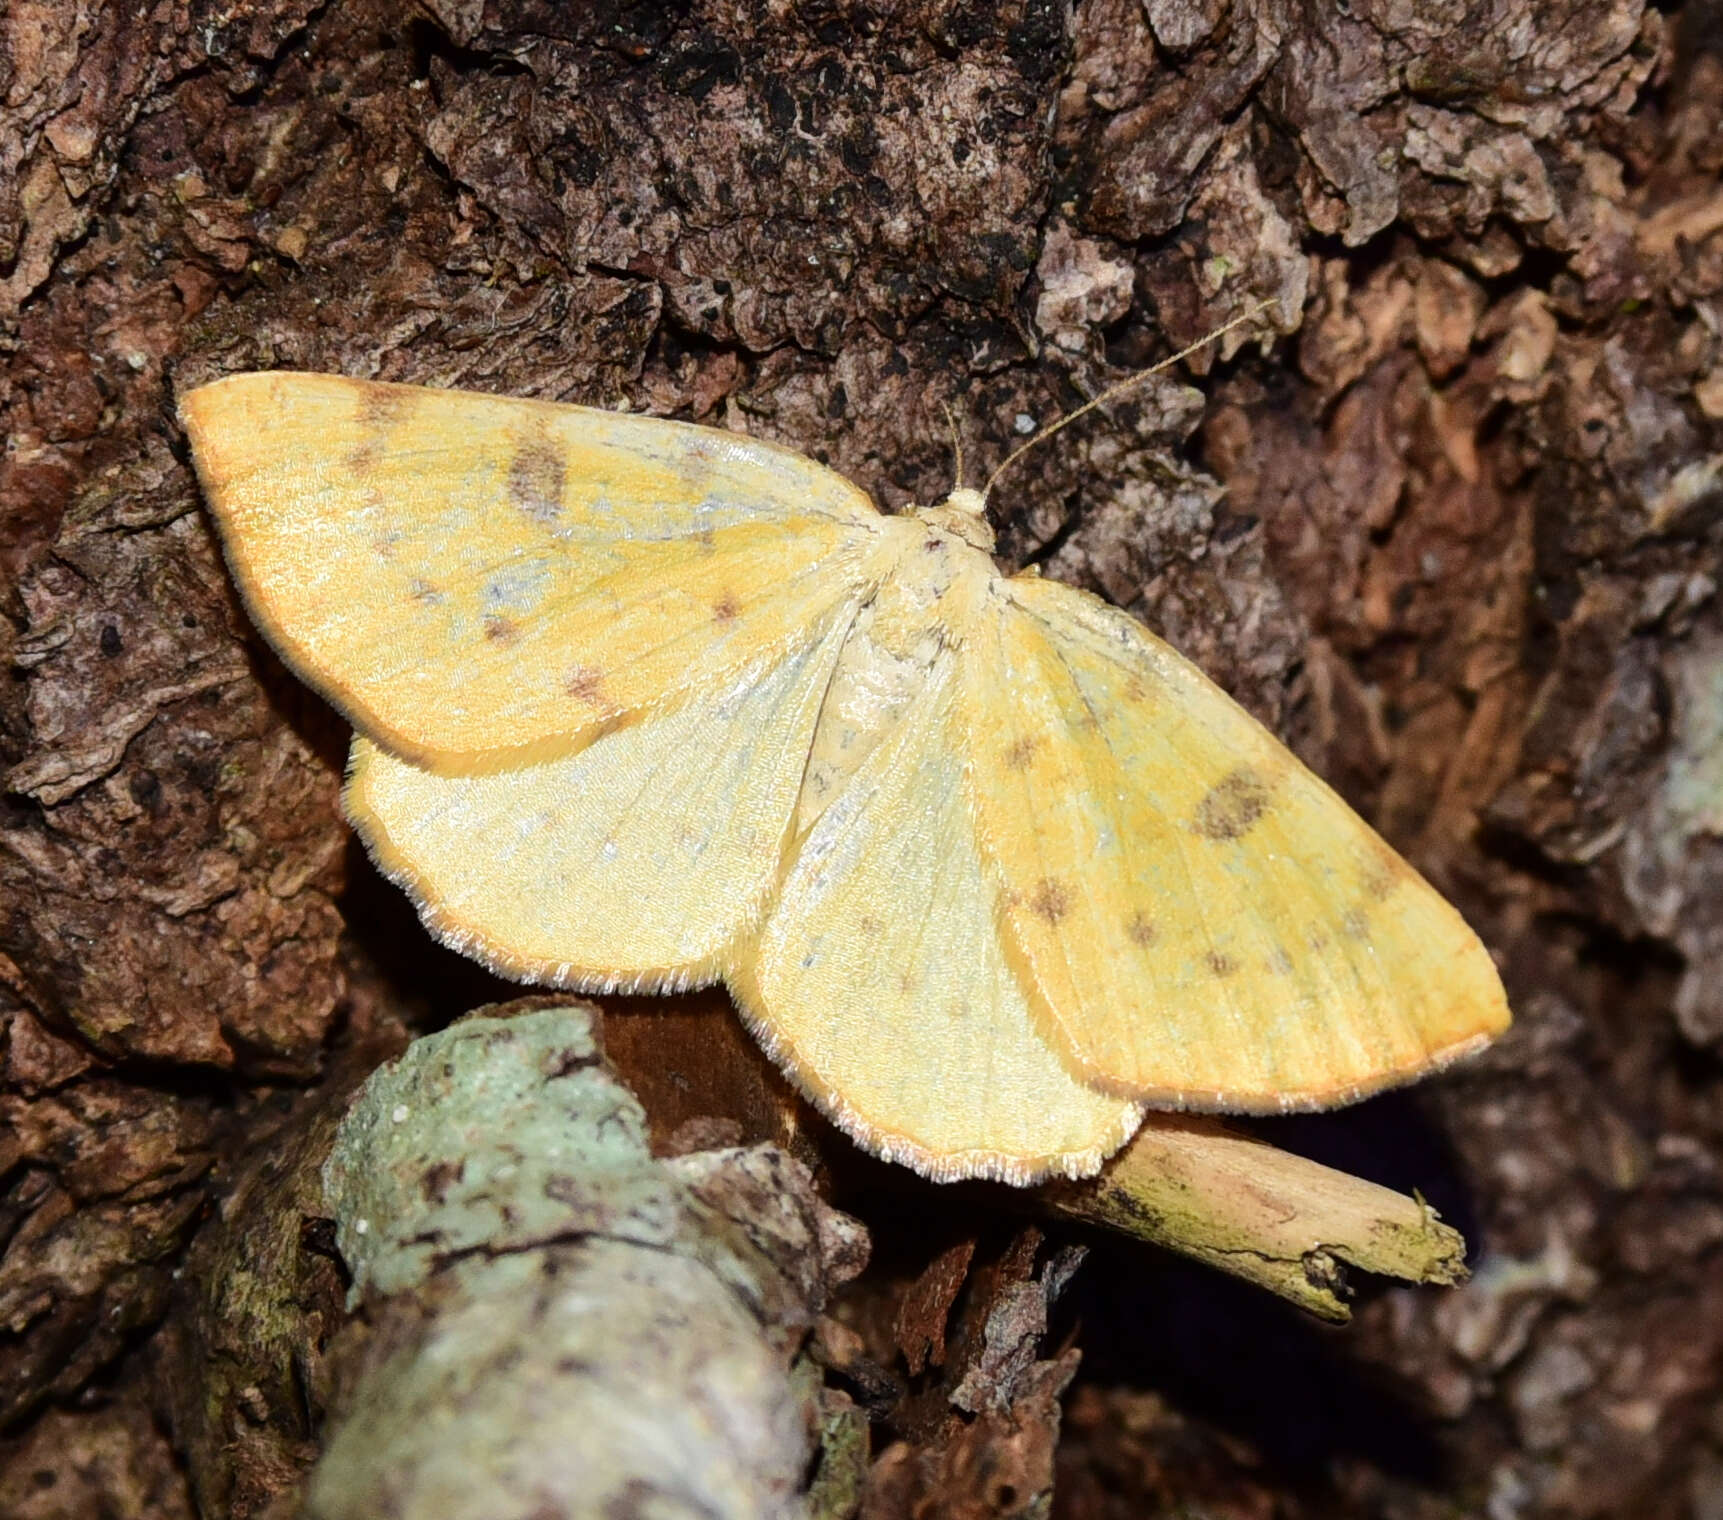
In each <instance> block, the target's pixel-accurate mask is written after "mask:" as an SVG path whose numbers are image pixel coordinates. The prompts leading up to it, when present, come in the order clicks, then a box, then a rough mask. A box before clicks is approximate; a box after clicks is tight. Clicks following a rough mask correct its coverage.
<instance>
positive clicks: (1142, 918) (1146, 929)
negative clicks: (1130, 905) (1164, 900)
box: [1125, 913, 1161, 950]
mask: <svg viewBox="0 0 1723 1520" xmlns="http://www.w3.org/2000/svg"><path fill="white" fill-rule="evenodd" d="M1125 933H1126V934H1127V935H1128V936H1129V938H1130V941H1131V943H1132V944H1133V945H1140V946H1141V947H1142V948H1143V949H1145V950H1147V949H1148V948H1149V946H1150V945H1152V944H1154V942H1155V941H1156V940H1157V939H1159V938H1160V937H1161V931H1160V930H1159V929H1157V928H1156V927H1155V921H1154V920H1153V919H1152V918H1150V917H1149V915H1148V914H1147V913H1133V914H1132V915H1131V916H1130V919H1129V920H1128V921H1127V922H1126V924H1125Z"/></svg>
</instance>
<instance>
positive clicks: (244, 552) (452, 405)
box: [181, 372, 881, 770]
mask: <svg viewBox="0 0 1723 1520" xmlns="http://www.w3.org/2000/svg"><path fill="white" fill-rule="evenodd" d="M181 415H182V417H183V419H184V421H185V425H186V428H187V431H188V433H189V435H190V438H191V442H192V452H193V457H194V459H195V460H196V463H197V468H198V474H199V477H200V479H201V481H202V483H203V486H204V491H205V495H206V497H207V499H208V501H209V503H210V507H211V510H212V512H213V513H214V515H215V518H216V520H217V522H218V524H219V525H220V528H221V530H222V538H223V541H224V544H225V547H226V550H227V554H228V559H229V563H230V565H231V566H232V569H233V572H234V575H235V578H236V580H237V581H238V582H239V585H240V587H241V590H242V591H243V593H244V595H245V598H246V601H247V604H248V606H249V609H250V611H251V613H252V615H253V617H254V618H255V620H256V621H257V623H258V625H259V626H260V627H261V628H262V629H263V631H264V632H265V633H266V634H267V635H268V636H269V638H270V640H271V642H272V643H273V644H274V645H275V646H276V648H277V649H278V650H279V651H280V652H281V653H282V655H283V656H284V657H285V658H286V659H287V660H288V661H289V663H291V664H292V665H293V666H294V668H295V669H296V671H297V672H298V673H299V674H300V675H301V676H302V677H303V678H304V679H306V680H307V681H308V682H310V683H311V684H312V685H314V686H315V687H317V688H318V689H319V690H320V691H321V692H322V693H323V694H324V695H325V696H327V697H328V698H329V699H330V700H331V701H332V702H333V703H334V704H335V705H336V706H337V707H339V708H340V709H341V710H342V711H343V712H344V713H346V714H347V716H348V717H349V718H351V719H352V721H353V722H354V724H355V725H356V726H357V727H359V728H361V729H362V730H363V731H365V732H366V733H367V734H369V735H370V736H371V737H373V738H375V739H377V740H378V741H380V742H381V743H383V744H384V745H386V746H387V747H388V748H389V749H391V750H393V751H394V752H395V753H397V754H399V755H402V756H404V757H406V758H409V759H412V760H415V761H418V762H419V763H422V764H426V765H431V766H435V767H438V768H441V769H445V770H461V769H484V768H495V767H496V766H497V765H500V764H510V763H521V762H525V761H530V760H533V759H537V758H545V757H547V756H552V755H555V754H558V753H567V752H568V751H570V750H572V749H574V748H577V747H578V746H579V744H580V743H582V742H585V740H587V739H589V738H590V737H591V736H592V735H593V734H595V733H598V732H601V731H602V730H603V729H605V728H606V727H608V726H611V725H613V724H615V723H616V722H617V721H618V720H619V719H621V718H622V717H624V716H626V715H627V714H630V713H633V712H637V711H639V710H641V709H644V708H650V707H657V706H662V705H664V704H666V703H671V702H674V701H676V700H679V699H680V697H681V696H683V695H684V694H686V693H687V692H688V691H690V690H692V689H694V688H696V687H702V686H705V685H709V684H711V683H713V682H721V681H723V680H724V679H725V678H726V677H727V676H728V675H730V674H732V673H734V672H736V671H739V670H741V669H743V668H744V667H747V666H750V665H752V664H755V663H756V662H757V661H758V660H759V659H760V658H761V657H762V656H765V655H769V654H771V653H774V652H783V651H786V650H788V649H791V648H794V647H798V646H800V645H801V644H803V643H805V642H806V640H807V639H808V637H809V636H810V635H809V632H808V630H809V629H811V628H814V627H816V626H819V625H820V624H821V623H822V622H823V621H824V619H825V616H826V615H827V614H828V613H829V612H830V611H831V610H832V609H833V608H834V607H836V606H838V605H839V604H841V603H843V602H845V601H846V600H848V599H849V598H850V597H851V596H852V595H853V594H854V592H855V590H856V589H857V587H859V586H860V585H862V584H863V583H864V582H865V580H866V578H867V575H868V573H869V572H868V570H867V567H866V564H865V561H866V558H867V554H868V551H869V549H870V548H871V547H873V545H874V540H875V539H876V537H877V533H876V532H875V530H876V529H877V527H878V525H879V523H880V521H881V519H880V518H879V515H878V514H877V513H876V512H875V511H874V509H873V506H872V505H871V503H870V502H869V501H868V499H867V497H866V496H865V495H864V494H863V493H862V492H860V491H859V490H857V489H856V488H855V487H854V486H852V485H851V484H850V483H849V482H847V481H846V480H844V479H843V478H842V477H841V476H839V475H837V474H835V473H834V472H832V471H830V470H827V469H825V468H824V467H823V466H821V465H818V464H816V463H814V462H813V461H811V460H808V459H804V458H803V457H802V456H800V455H798V454H793V453H790V452H789V451H787V450H783V449H778V448H775V447H773V446H771V445H768V444H762V443H759V442H756V441H754V440H751V439H747V438H743V437H739V436H737V435H734V434H729V433H724V432H720V431H717V430H715V429H711V428H701V427H694V426H690V425H688V424H682V423H673V422H666V421H663V420H661V419H657V418H646V417H637V416H630V415H626V414H619V413H613V412H604V411H596V410H592V409H588V408H584V407H574V406H563V405H555V404H550V403H543V402H531V401H520V400H514V399H509V398H503V397H493V396H485V395H479V394H476V393H472V392H463V391H441V390H430V389H424V388H420V387H416V386H398V385H383V384H376V383H371V382H366V381H359V380H349V379H344V378H342V377H340V376H333V375H308V374H295V373H289V372H266V373H260V374H249V375H235V376H231V377H229V378H228V379H225V380H220V381H217V382H215V383H214V384H212V385H207V386H203V387H200V388H199V389H197V390H195V391H193V392H191V393H190V394H188V395H187V396H186V397H185V398H184V399H183V401H182V403H181Z"/></svg>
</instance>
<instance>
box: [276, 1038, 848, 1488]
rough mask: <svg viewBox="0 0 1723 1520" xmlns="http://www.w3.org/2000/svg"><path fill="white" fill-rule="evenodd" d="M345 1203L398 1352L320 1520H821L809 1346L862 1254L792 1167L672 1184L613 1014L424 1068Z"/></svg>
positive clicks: (326, 1461)
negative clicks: (619, 1049) (625, 1518)
mask: <svg viewBox="0 0 1723 1520" xmlns="http://www.w3.org/2000/svg"><path fill="white" fill-rule="evenodd" d="M324 1185H325V1190H326V1201H327V1206H328V1208H329V1211H330V1213H331V1214H332V1215H333V1216H334V1217H335V1219H336V1238H337V1242H338V1245H339V1248H340V1250H341V1253H342V1255H343V1257H344V1259H345V1260H346V1261H347V1263H348V1265H349V1267H350V1268H351V1270H352V1273H353V1282H354V1294H355V1298H356V1299H358V1300H363V1301H365V1302H367V1304H368V1305H369V1306H370V1310H371V1317H372V1319H373V1333H372V1336H371V1339H370V1342H369V1344H368V1345H367V1346H366V1347H365V1348H364V1350H363V1352H362V1353H361V1355H360V1356H359V1358H358V1362H359V1364H360V1365H358V1367H357V1368H356V1374H355V1377H354V1379H353V1381H352V1382H351V1383H350V1384H349V1386H348V1388H347V1389H346V1390H345V1392H344V1395H343V1396H342V1397H340V1398H339V1400H338V1413H337V1415H336V1418H335V1421H334V1425H333V1429H332V1431H331V1433H330V1435H329V1438H328V1441H327V1443H326V1445H325V1449H324V1455H323V1458H322V1461H321V1463H320V1464H319V1466H318V1468H317V1469H316V1471H315V1472H314V1473H313V1475H312V1478H311V1480H310V1483H309V1486H308V1489H307V1495H306V1502H305V1513H306V1514H308V1515H310V1516H314V1517H317V1520H345V1517H349V1516H352V1517H358V1516H373V1515H378V1514H398V1515H411V1516H415V1517H421V1520H461V1517H467V1516H472V1517H475V1520H478V1517H483V1520H503V1517H507V1516H513V1515H520V1516H526V1515H532V1516H534V1517H535V1520H549V1517H552V1516H585V1515H593V1516H598V1515H610V1514H616V1513H621V1512H624V1510H626V1512H628V1513H645V1512H653V1513H657V1512H660V1511H662V1512H664V1513H699V1514H703V1515H712V1516H730V1515H733V1516H736V1517H738V1520H743V1517H748V1520H752V1517H771V1516H778V1515H784V1516H788V1515H792V1514H796V1513H799V1512H800V1511H801V1503H802V1498H801V1496H802V1493H803V1486H804V1481H805V1479H806V1477H807V1474H808V1470H809V1465H810V1459H811V1457H812V1455H813V1441H814V1428H815V1419H816V1415H817V1389H818V1379H817V1377H813V1376H807V1375H801V1374H799V1372H798V1365H799V1352H800V1346H801V1343H802V1341H803V1339H804V1338H805V1332H806V1330H807V1329H808V1328H809V1327H810V1326H811V1325H812V1323H813V1320H814V1316H815V1315H816V1314H817V1312H818V1310H819V1309H820V1307H821V1306H822V1304H823V1302H824V1297H825V1294H826V1292H827V1290H828V1289H829V1288H830V1287H831V1286H832V1284H834V1283H835V1282H837V1281H841V1280H842V1279H843V1278H845V1277H847V1276H850V1275H853V1274H854V1273H855V1272H856V1271H858V1270H859V1269H860V1266H861V1263H862V1260H863V1258H864V1257H865V1250H866V1247H865V1236H864V1235H863V1234H862V1232H861V1230H860V1228H859V1227H858V1226H856V1225H854V1224H853V1223H852V1222H850V1221H849V1220H847V1219H845V1218H844V1217H843V1216H841V1215H838V1214H836V1213H835V1212H833V1211H832V1210H830V1209H827V1208H826V1207H825V1206H824V1205H823V1204H821V1203H820V1202H819V1200H818V1199H817V1198H816V1197H815V1196H814V1194H813V1192H812V1190H811V1187H810V1183H809V1178H808V1174H807V1172H806V1170H805V1169H804V1168H802V1167H801V1166H800V1165H799V1163H797V1162H795V1161H793V1160H791V1159H790V1158H789V1157H788V1156H786V1155H784V1154H783V1153H782V1152H779V1151H776V1150H775V1149H773V1148H772V1147H764V1146H762V1147H754V1148H750V1149H742V1150H735V1151H729V1152H704V1153H701V1154H699V1155H696V1156H689V1157H682V1158H678V1159H677V1160H675V1161H670V1162H663V1161H658V1160H655V1159H653V1157H652V1156H651V1155H650V1153H649V1151H648V1148H647V1140H646V1120H645V1115H644V1114H643V1112H642V1111H641V1109H640V1106H639V1105H638V1103H636V1102H635V1100H634V1098H633V1097H632V1096H631V1095H630V1094H629V1093H628V1092H627V1091H626V1089H624V1088H623V1087H622V1086H621V1085H620V1084H619V1083H618V1082H617V1081H616V1079H615V1078H614V1077H613V1076H612V1074H611V1073H610V1071H609V1069H608V1067H607V1066H606V1064H605V1063H604V1060H603V1056H602V1054H601V1050H600V1046H599V1043H598V1038H597V1034H596V1030H595V1025H594V1018H593V1013H592V1011H591V1010H590V1007H589V1006H572V1007H559V1008H543V1007H540V1008H537V1009H534V1010H532V1011H530V1012H526V1013H523V1014H521V1015H520V1016H518V1017H516V1018H513V1019H502V1018H493V1017H482V1016H475V1017H472V1018H469V1019H467V1020H466V1021H464V1022H463V1023H461V1024H458V1025H456V1026H455V1027H453V1028H451V1029H449V1030H446V1031H444V1032H442V1033H441V1034H437V1035H433V1036H430V1037H427V1038H426V1039H423V1040H420V1041H418V1042H417V1043H415V1044H414V1045H413V1046H411V1047H410V1048H409V1049H408V1051H407V1052H406V1054H405V1055H404V1056H403V1057H402V1058H401V1059H400V1060H399V1061H398V1062H396V1063H394V1064H392V1065H390V1066H386V1067H384V1068H382V1069H380V1070H379V1071H378V1072H377V1073H375V1074H374V1075H373V1077H372V1078H371V1080H370V1081H369V1082H368V1084H367V1085H366V1088H365V1090H364V1092H363V1093H362V1094H361V1096H360V1098H359V1100H358V1101H357V1103H356V1104H355V1105H354V1107H353V1109H352V1110H351V1112H350V1113H349V1115H348V1118H347V1120H346V1121H345V1122H344V1124H343V1126H342V1129H341V1131H340V1133H339V1135H338V1137H337V1140H336V1144H335V1148H334V1150H333V1152H332V1153H331V1156H330V1159H329V1161H328V1163H327V1164H326V1166H325V1169H324ZM810 1264H812V1267H811V1269H810Z"/></svg>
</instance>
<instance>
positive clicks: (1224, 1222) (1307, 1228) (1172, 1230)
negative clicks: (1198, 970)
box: [1041, 1114, 1466, 1323]
mask: <svg viewBox="0 0 1723 1520" xmlns="http://www.w3.org/2000/svg"><path fill="white" fill-rule="evenodd" d="M1041 1198H1042V1200H1043V1201H1044V1202H1045V1203H1046V1204H1047V1205H1048V1206H1050V1207H1051V1208H1053V1209H1055V1210H1057V1211H1058V1212H1060V1213H1062V1214H1066V1215H1069V1216H1070V1217H1072V1218H1075V1219H1084V1220H1089V1221H1092V1222H1093V1223H1096V1224H1104V1225H1107V1226H1108V1227H1109V1228H1111V1229H1115V1230H1120V1231H1123V1232H1124V1233H1125V1234H1127V1235H1135V1236H1137V1237H1139V1238H1140V1239H1143V1240H1152V1241H1154V1242H1155V1243H1156V1244H1158V1245H1163V1246H1167V1247H1169V1248H1170V1249H1172V1250H1175V1251H1180V1252H1182V1253H1183V1254H1185V1255H1186V1256H1194V1257H1195V1258H1196V1259H1197V1260H1198V1261H1202V1262H1207V1263H1208V1264H1209V1265H1210V1266H1213V1267H1219V1268H1220V1270H1221V1271H1223V1272H1230V1273H1232V1274H1233V1275H1234V1276H1235V1277H1242V1278H1244V1279H1245V1280H1246V1281H1248V1282H1253V1283H1256V1284H1257V1285H1258V1286H1259V1287H1264V1288H1267V1289H1268V1290H1269V1291H1270V1292H1271V1293H1278V1294H1279V1295H1280V1296H1281V1297H1282V1298H1285V1299H1289V1300H1291V1301H1292V1302H1293V1303H1295V1304H1297V1305H1298V1306H1299V1307H1300V1308H1302V1309H1307V1310H1309V1311H1310V1312H1311V1313H1312V1314H1314V1315H1316V1316H1318V1317H1319V1318H1321V1319H1326V1320H1332V1321H1334V1322H1336V1323H1344V1322H1345V1321H1346V1320H1347V1319H1349V1318H1351V1310H1350V1309H1348V1307H1347V1305H1346V1284H1345V1268H1346V1267H1347V1266H1353V1267H1357V1268H1359V1269H1361V1270H1363V1271H1366V1272H1376V1273H1380V1274H1381V1275H1382V1276H1384V1277H1398V1278H1402V1279H1405V1280H1407V1281H1409V1282H1423V1283H1442V1284H1450V1285H1451V1284H1453V1283H1457V1282H1459V1281H1461V1280H1462V1279H1463V1278H1464V1277H1465V1275H1466V1267H1465V1258H1466V1243H1465V1241H1464V1239H1463V1238H1462V1237H1461V1235H1460V1232H1459V1231H1458V1230H1456V1229H1454V1228H1453V1227H1452V1226H1451V1225H1447V1224H1444V1223H1443V1222H1442V1220H1441V1218H1440V1216H1439V1215H1438V1214H1437V1213H1436V1211H1435V1210H1434V1209H1433V1208H1431V1207H1430V1206H1429V1205H1428V1204H1427V1203H1425V1202H1423V1201H1422V1200H1421V1199H1417V1198H1408V1197H1406V1195H1405V1194H1403V1193H1396V1192H1394V1191H1393V1190H1392V1189H1389V1188H1385V1187H1381V1186H1379V1185H1378V1184H1376V1183H1374V1182H1366V1181H1365V1180H1364V1179H1363V1178H1362V1177H1353V1176H1350V1175H1349V1174H1347V1173H1346V1172H1339V1171H1336V1170H1334V1168H1332V1167H1327V1166H1322V1165H1321V1164H1319V1163H1318V1162H1315V1161H1307V1160H1306V1159H1305V1158H1304V1157H1302V1156H1294V1155H1292V1154H1290V1153H1289V1152H1287V1151H1282V1150H1276V1149H1275V1148H1274V1147H1273V1146H1272V1145H1266V1144H1264V1143H1263V1142H1262V1141H1260V1140H1254V1139H1252V1138H1251V1137H1249V1136H1248V1135H1241V1134H1238V1133H1237V1132H1235V1131H1232V1130H1229V1129H1227V1128H1226V1127H1225V1126H1224V1125H1221V1124H1219V1123H1217V1122H1216V1121H1214V1120H1212V1119H1202V1118H1196V1117H1193V1116H1188V1115H1176V1114H1151V1115H1149V1117H1148V1119H1147V1120H1146V1121H1145V1122H1144V1124H1143V1127H1142V1129H1140V1130H1139V1131H1138V1132H1137V1135H1136V1138H1135V1139H1133V1140H1132V1141H1131V1143H1130V1144H1129V1145H1128V1146H1127V1147H1126V1148H1125V1149H1124V1150H1123V1151H1122V1152H1120V1154H1119V1155H1118V1157H1117V1158H1116V1159H1115V1160H1114V1161H1113V1163H1112V1164H1111V1165H1110V1166H1109V1167H1108V1168H1107V1170H1106V1171H1105V1172H1103V1173H1102V1174H1101V1175H1100V1176H1099V1177H1097V1178H1095V1179H1094V1180H1093V1181H1090V1182H1081V1183H1070V1184H1056V1185H1052V1186H1048V1187H1044V1188H1043V1189H1042V1190H1041Z"/></svg>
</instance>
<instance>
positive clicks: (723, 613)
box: [712, 591, 742, 623]
mask: <svg viewBox="0 0 1723 1520" xmlns="http://www.w3.org/2000/svg"><path fill="white" fill-rule="evenodd" d="M741 615H742V604H741V602H740V601H739V600H737V597H736V593H735V592H734V591H726V592H725V593H724V594H723V595H722V596H721V597H719V598H718V600H717V601H715V602H714V603H713V604H712V617H713V619H714V621H716V622H719V623H733V622H735V621H736V619H737V618H738V617H740V616H741Z"/></svg>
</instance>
